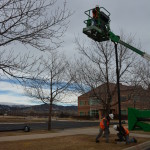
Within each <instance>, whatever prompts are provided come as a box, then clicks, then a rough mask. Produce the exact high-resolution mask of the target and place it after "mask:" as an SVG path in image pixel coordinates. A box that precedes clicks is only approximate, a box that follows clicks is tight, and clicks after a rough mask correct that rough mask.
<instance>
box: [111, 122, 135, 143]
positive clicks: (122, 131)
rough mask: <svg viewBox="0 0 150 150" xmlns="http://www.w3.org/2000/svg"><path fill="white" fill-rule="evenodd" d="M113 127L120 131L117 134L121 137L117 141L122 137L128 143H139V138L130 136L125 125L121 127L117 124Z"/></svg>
mask: <svg viewBox="0 0 150 150" xmlns="http://www.w3.org/2000/svg"><path fill="white" fill-rule="evenodd" d="M113 128H114V130H116V131H118V133H117V136H118V138H119V139H117V140H116V141H120V140H121V139H122V140H124V141H126V144H129V143H137V140H136V139H135V138H129V130H128V129H127V128H125V127H124V126H121V127H119V126H117V125H114V126H113Z"/></svg>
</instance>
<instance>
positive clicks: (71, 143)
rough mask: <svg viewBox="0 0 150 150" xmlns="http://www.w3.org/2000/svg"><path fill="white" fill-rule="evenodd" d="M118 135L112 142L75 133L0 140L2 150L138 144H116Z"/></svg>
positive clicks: (109, 148)
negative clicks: (20, 139) (32, 138)
mask: <svg viewBox="0 0 150 150" xmlns="http://www.w3.org/2000/svg"><path fill="white" fill-rule="evenodd" d="M115 138H116V136H114V135H110V142H109V143H105V139H104V138H102V139H101V141H100V143H95V136H90V135H74V136H64V137H56V138H49V139H39V140H30V141H29V140H28V141H15V142H0V149H2V150H99V149H101V150H122V149H124V148H127V147H130V146H133V145H136V144H135V143H132V144H129V145H126V144H116V143H115V141H114V139H115ZM137 140H138V144H139V143H143V142H145V141H149V140H150V139H148V138H137Z"/></svg>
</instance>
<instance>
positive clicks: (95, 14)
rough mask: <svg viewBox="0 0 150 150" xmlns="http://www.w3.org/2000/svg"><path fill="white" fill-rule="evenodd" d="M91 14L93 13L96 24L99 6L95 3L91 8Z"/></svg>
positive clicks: (95, 23)
mask: <svg viewBox="0 0 150 150" xmlns="http://www.w3.org/2000/svg"><path fill="white" fill-rule="evenodd" d="M92 14H93V22H94V25H97V24H98V17H99V6H98V5H96V7H95V8H94V9H93V10H92Z"/></svg>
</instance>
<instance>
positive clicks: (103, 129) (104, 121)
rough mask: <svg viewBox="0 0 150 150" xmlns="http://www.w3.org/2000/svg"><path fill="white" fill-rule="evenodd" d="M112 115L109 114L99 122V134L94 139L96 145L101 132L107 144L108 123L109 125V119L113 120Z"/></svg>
mask: <svg viewBox="0 0 150 150" xmlns="http://www.w3.org/2000/svg"><path fill="white" fill-rule="evenodd" d="M113 118H114V115H113V114H109V115H108V116H107V117H104V118H103V119H102V120H101V122H100V129H99V134H98V135H97V137H96V143H98V142H99V140H98V139H99V138H100V137H101V136H102V134H103V132H104V135H105V138H106V143H108V142H109V123H110V119H113Z"/></svg>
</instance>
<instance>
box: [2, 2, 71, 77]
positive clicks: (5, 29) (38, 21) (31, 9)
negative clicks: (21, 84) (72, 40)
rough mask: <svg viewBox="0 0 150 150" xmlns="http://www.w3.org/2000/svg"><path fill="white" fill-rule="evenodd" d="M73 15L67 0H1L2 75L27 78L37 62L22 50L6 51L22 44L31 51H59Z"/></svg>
mask: <svg viewBox="0 0 150 150" xmlns="http://www.w3.org/2000/svg"><path fill="white" fill-rule="evenodd" d="M70 15H71V12H70V11H69V10H68V9H67V8H66V1H65V0H64V1H62V2H60V1H57V0H1V1H0V73H1V75H2V73H4V74H3V75H8V76H9V77H10V76H12V77H15V78H20V79H21V78H24V77H26V78H28V77H29V76H27V75H29V74H31V70H33V67H32V66H35V65H33V64H35V63H36V61H35V60H37V59H35V58H34V57H33V56H30V55H29V53H28V54H25V55H24V56H23V54H22V53H23V50H20V53H17V52H16V50H15V51H14V52H12V51H6V49H7V48H10V47H11V46H14V45H23V46H26V47H27V48H28V49H30V50H31V48H32V49H33V48H34V49H38V50H41V51H44V50H54V49H57V48H58V47H59V46H60V45H61V44H62V39H61V37H62V36H63V34H64V32H65V31H66V29H67V27H68V21H67V20H68V18H69V16H70ZM9 46H10V47H9ZM20 49H21V48H20ZM7 50H8V49H7ZM32 59H33V60H32ZM34 69H35V68H34ZM33 72H34V73H35V70H34V71H33ZM33 72H32V73H33Z"/></svg>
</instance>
